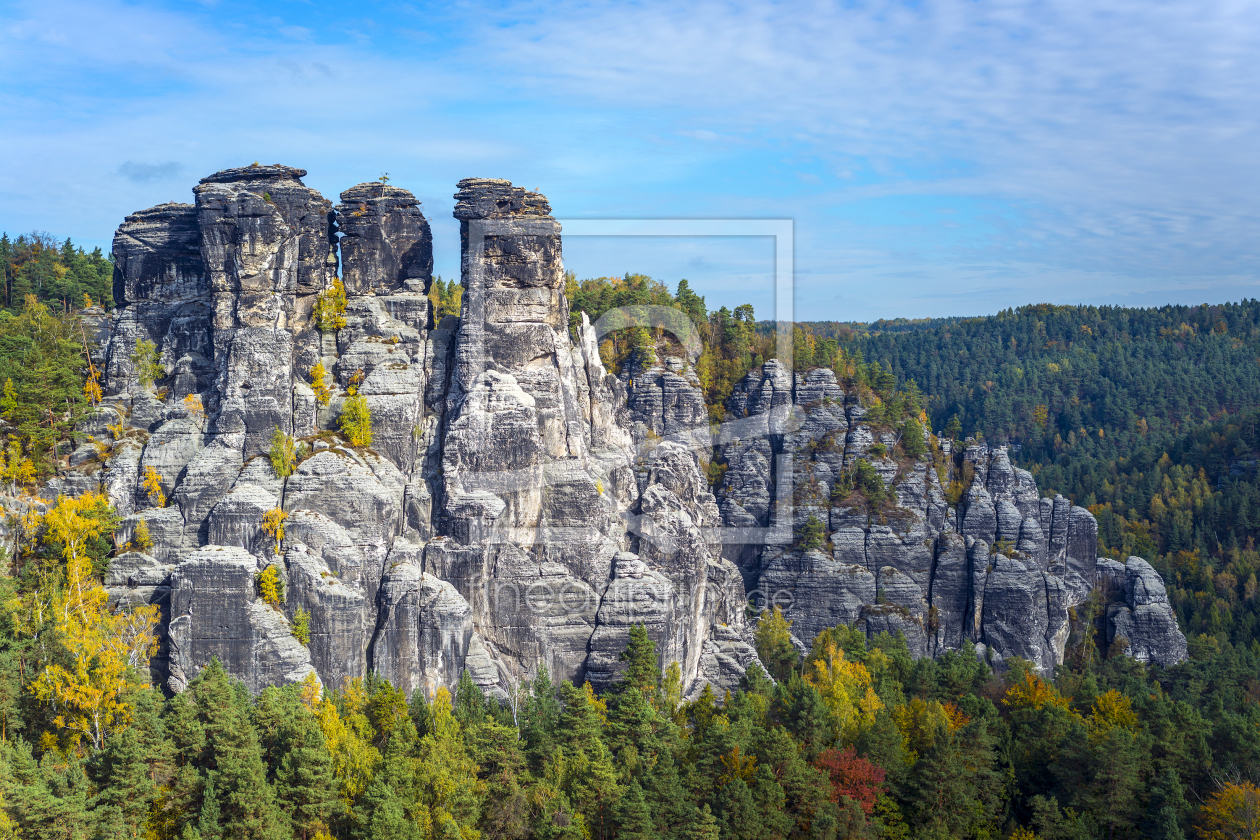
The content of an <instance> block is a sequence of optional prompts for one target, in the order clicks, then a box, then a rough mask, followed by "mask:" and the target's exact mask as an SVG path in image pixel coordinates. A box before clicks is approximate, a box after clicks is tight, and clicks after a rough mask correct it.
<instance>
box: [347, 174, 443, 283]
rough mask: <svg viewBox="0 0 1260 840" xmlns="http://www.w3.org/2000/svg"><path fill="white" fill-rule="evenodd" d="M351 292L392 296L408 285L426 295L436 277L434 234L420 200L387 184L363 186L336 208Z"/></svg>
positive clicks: (354, 189) (351, 190) (348, 195)
mask: <svg viewBox="0 0 1260 840" xmlns="http://www.w3.org/2000/svg"><path fill="white" fill-rule="evenodd" d="M337 227H338V229H339V231H340V232H341V233H342V234H343V236H342V238H341V242H340V247H341V262H342V279H343V281H344V282H345V284H346V293H347V294H351V295H362V294H367V293H369V292H372V293H375V294H388V293H390V292H394V291H397V290H399V289H402V288H403V287H404V286H405V285H406V284H407V282H408V281H411V282H412V284H414V285H415V286H416V287H417V288H419V289H420V290H421V291H423V289H424V288H427V286H428V284H429V281H430V279H432V276H433V234H432V232H431V231H430V230H429V222H428V220H427V219H425V217H424V213H422V212H421V211H420V202H418V201H416V198H415V196H413V195H412V194H411V193H409V192H407V191H406V190H402V189H399V188H398V187H391V186H387V185H385V184H380V183H375V184H358V185H357V186H353V187H351V188H350V189H348V190H346V191H345V192H343V193H342V194H341V203H340V204H338V205H337Z"/></svg>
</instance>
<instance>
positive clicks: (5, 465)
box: [0, 440, 35, 494]
mask: <svg viewBox="0 0 1260 840" xmlns="http://www.w3.org/2000/svg"><path fill="white" fill-rule="evenodd" d="M0 468H2V469H3V471H4V479H5V481H7V482H9V492H10V493H12V494H16V493H17V489H18V488H19V487H24V486H26V485H28V484H30V483H31V482H33V481H34V480H35V464H34V463H33V462H32V461H31V459H30V458H24V457H23V456H22V444H20V443H18V442H17V441H16V440H11V441H9V457H8V458H7V459H5V458H3V457H2V456H0Z"/></svg>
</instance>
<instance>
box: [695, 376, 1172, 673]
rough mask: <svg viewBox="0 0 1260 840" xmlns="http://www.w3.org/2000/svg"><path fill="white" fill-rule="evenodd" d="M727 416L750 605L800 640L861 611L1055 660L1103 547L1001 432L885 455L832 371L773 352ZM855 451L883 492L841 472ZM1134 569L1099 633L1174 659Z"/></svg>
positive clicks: (916, 645)
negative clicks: (783, 619) (1016, 461)
mask: <svg viewBox="0 0 1260 840" xmlns="http://www.w3.org/2000/svg"><path fill="white" fill-rule="evenodd" d="M726 415H727V417H728V418H731V421H730V422H728V424H727V427H728V430H724V431H723V434H722V442H721V444H720V446H719V450H720V454H721V457H722V459H723V460H724V462H725V463H726V465H727V469H726V473H725V477H724V479H723V482H722V484H721V486H720V487H719V490H718V495H719V499H720V501H719V504H720V506H721V510H722V516H723V521H724V523H725V524H726V525H727V526H729V527H731V528H739V529H743V530H744V531H746V532H747V533H748V534H749V536H750V539H748V540H744V541H740V542H738V543H734V544H731V543H728V544H727V546H726V553H727V555H728V556H729V557H730V558H731V559H732V560H734V561H735V562H737V563H738V564H739V567H740V569H741V571H742V572H743V575H744V582H745V586H746V588H747V590H748V591H749V592H750V593H751V594H752V596H753V598H754V600H755V601H757V602H758V604H761V605H767V604H777V605H779V606H780V607H782V608H783V609H784V614H785V615H786V616H787V618H788V619H789V620H790V621H792V622H793V625H792V632H793V634H794V636H795V638H796V641H797V642H798V644H799V645H800V646H802V647H807V646H808V645H809V643H810V642H811V641H812V639H813V637H814V635H815V634H817V633H818V632H819V631H820V630H822V629H824V628H826V627H829V626H832V625H834V624H838V623H846V624H854V623H856V624H857V625H859V626H862V627H865V629H866V631H867V632H868V633H870V634H872V635H873V634H875V633H878V632H882V631H887V632H890V633H895V632H898V631H899V632H901V633H903V634H904V635H905V637H906V641H907V643H908V645H909V647H910V650H911V652H912V653H913V654H915V655H916V656H937V655H940V654H941V653H943V652H945V651H947V650H958V649H959V648H961V647H962V645H963V643H964V642H966V641H970V642H972V643H973V644H974V645H975V646H976V649H977V650H978V651H980V652H981V653H982V654H983V655H985V656H986V657H987V658H988V659H989V660H990V661H991V662H993V663H994V664H995V665H1000V663H1001V662H1002V660H1003V659H1006V658H1008V657H1012V656H1018V657H1020V658H1023V659H1026V660H1028V661H1030V662H1032V663H1034V664H1035V665H1036V666H1037V667H1038V668H1040V669H1042V670H1046V671H1050V670H1052V669H1053V668H1054V666H1055V665H1057V664H1059V663H1061V662H1062V661H1063V654H1064V648H1065V646H1066V644H1067V641H1068V636H1069V634H1070V630H1071V627H1070V623H1069V609H1070V608H1071V607H1073V606H1076V605H1078V604H1080V603H1081V602H1082V601H1083V600H1084V599H1085V598H1086V597H1087V596H1088V595H1089V593H1090V592H1091V591H1092V590H1093V589H1094V587H1095V583H1096V580H1097V579H1098V577H1099V572H1098V567H1099V564H1100V563H1101V564H1104V565H1106V564H1107V563H1110V562H1111V561H1106V560H1099V559H1098V557H1097V553H1098V529H1097V524H1096V522H1095V521H1094V517H1093V515H1092V514H1090V512H1089V511H1087V510H1085V509H1084V508H1080V507H1076V506H1073V505H1072V504H1071V503H1070V502H1069V501H1068V500H1067V499H1065V498H1063V497H1062V496H1056V497H1055V498H1053V499H1043V498H1040V496H1039V493H1038V492H1037V487H1036V483H1035V482H1034V480H1033V477H1032V475H1031V474H1029V473H1028V472H1027V471H1025V470H1021V469H1016V468H1014V467H1013V466H1012V465H1011V462H1010V458H1009V455H1008V453H1007V450H1006V448H1005V447H992V448H991V447H989V446H987V445H985V444H980V443H974V442H969V443H968V444H966V445H965V448H964V449H963V451H962V452H961V453H957V456H955V454H954V453H952V451H951V443H950V441H942V442H940V444H939V445H935V444H934V443H933V441H932V440H931V439H928V440H925V442H924V443H925V445H924V447H922V448H923V449H925V450H926V451H927V454H926V455H924V456H921V457H918V458H905V457H901V458H899V459H894V458H893V457H891V456H890V454H889V453H891V452H893V451H895V450H894V447H893V444H894V443H895V442H896V435H897V433H896V432H895V431H894V430H893V429H891V428H890V427H887V426H883V427H881V425H880V424H878V423H872V422H870V420H869V419H867V412H866V410H865V409H864V408H863V407H862V405H861V404H860V401H859V400H858V399H856V397H855V395H853V394H850V393H846V392H845V391H844V390H843V389H841V388H840V387H839V386H838V385H837V383H836V379H835V376H834V374H833V373H832V372H831V371H829V370H812V371H809V372H808V373H805V374H795V375H792V374H789V373H788V372H787V371H786V369H785V368H784V367H783V365H781V364H780V363H779V362H777V361H773V360H772V361H770V362H767V363H766V364H765V365H764V366H763V367H762V368H761V369H760V370H754V371H753V372H751V373H750V374H749V375H748V376H747V377H746V378H745V379H744V381H743V382H741V383H740V385H739V386H738V387H737V388H736V390H735V391H734V393H733V394H732V395H731V397H730V399H729V400H728V402H727V405H726ZM876 447H879V448H878V449H877V448H876ZM859 459H862V460H866V461H867V462H868V463H869V464H870V465H871V466H872V467H873V468H874V471H875V472H876V473H877V474H878V475H879V477H880V481H881V482H882V483H883V484H884V485H885V487H886V491H890V492H891V495H892V499H891V501H888V502H877V503H874V504H873V503H871V502H870V501H869V497H870V494H869V493H867V494H864V493H861V492H851V491H850V490H849V489H848V488H849V486H850V485H847V484H844V483H843V482H842V481H841V474H842V472H843V471H845V470H848V469H850V468H851V467H852V466H853V465H854V463H855V462H856V461H858V460H859ZM785 486H786V491H785ZM951 487H952V490H953V492H955V493H957V494H958V498H957V502H956V504H953V505H951V504H950V503H949V501H948V500H947V497H946V491H947V489H950V488H951ZM789 511H790V512H789ZM810 518H813V519H815V520H817V522H818V523H819V526H820V527H821V528H822V529H823V530H824V531H825V533H826V534H827V540H826V547H825V548H822V547H812V548H811V549H810V550H805V549H802V548H801V547H799V546H794V545H791V544H784V543H791V542H792V541H793V540H794V539H795V536H788V535H787V534H785V533H784V532H785V531H786V530H787V528H788V526H789V525H790V527H791V533H792V534H793V535H795V534H796V533H799V531H800V529H801V528H802V526H803V525H804V524H805V523H806V522H807V521H808V520H809V519H810ZM776 519H777V520H778V522H777V523H776ZM776 524H777V525H778V528H777V530H778V532H779V533H777V534H776V533H775V531H776V527H775V526H776ZM1134 561H1136V563H1137V564H1141V565H1140V566H1137V565H1135V564H1134ZM1113 565H1114V564H1113ZM1143 567H1144V569H1143ZM1108 568H1109V567H1108ZM1121 568H1122V569H1123V568H1125V567H1121ZM1129 568H1130V569H1132V570H1133V571H1130V572H1128V575H1129V581H1130V582H1129V583H1126V584H1125V585H1124V591H1125V593H1126V596H1125V597H1126V599H1128V600H1127V604H1128V606H1127V607H1126V606H1124V605H1121V604H1114V605H1112V606H1111V607H1110V608H1109V612H1108V635H1109V637H1114V636H1115V635H1122V636H1124V637H1125V639H1126V640H1128V643H1129V645H1130V649H1131V650H1132V652H1133V654H1134V655H1135V656H1137V657H1139V658H1141V659H1143V660H1144V661H1154V662H1160V663H1161V664H1168V663H1172V662H1176V661H1179V660H1180V659H1184V658H1185V655H1186V643H1185V639H1184V637H1182V636H1181V634H1180V631H1178V630H1177V626H1176V621H1175V619H1174V618H1173V617H1172V614H1171V610H1170V609H1169V607H1168V605H1167V599H1166V597H1165V596H1164V589H1163V584H1162V581H1160V579H1159V575H1158V574H1157V573H1155V571H1154V570H1153V569H1151V568H1150V566H1149V565H1147V564H1146V563H1145V562H1144V561H1142V560H1139V559H1137V558H1132V559H1131V560H1130V564H1129ZM1147 573H1149V575H1148V576H1147V577H1144V576H1143V575H1145V574H1147ZM1122 577H1123V576H1122ZM1149 578H1153V580H1150V579H1149ZM1130 592H1133V593H1137V594H1129V593H1130ZM1161 605H1162V610H1161ZM1135 639H1136V640H1138V641H1135Z"/></svg>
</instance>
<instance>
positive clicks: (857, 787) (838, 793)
mask: <svg viewBox="0 0 1260 840" xmlns="http://www.w3.org/2000/svg"><path fill="white" fill-rule="evenodd" d="M814 766H815V767H817V768H818V769H819V770H821V771H823V772H824V773H826V774H827V775H828V776H830V777H831V801H832V802H839V801H840V797H842V796H846V797H848V798H849V799H852V800H854V801H855V802H857V803H858V804H859V805H861V806H862V810H863V811H864V812H865V813H866V814H867V815H868V816H869V815H870V813H871V811H872V810H874V808H875V800H876V799H877V798H879V795H880V794H881V793H883V792H884V768H882V767H880V766H879V765H878V764H874V763H872V762H870V761H867V760H866V759H865V758H862V757H860V756H859V755H858V754H857V750H855V749H853V747H849V748H848V749H846V750H844V751H843V752H841V751H840V750H827V751H826V752H824V753H823V754H822V755H820V756H818V760H817V761H816V762H815V763H814Z"/></svg>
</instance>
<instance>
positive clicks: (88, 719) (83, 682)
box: [24, 493, 158, 749]
mask: <svg viewBox="0 0 1260 840" xmlns="http://www.w3.org/2000/svg"><path fill="white" fill-rule="evenodd" d="M108 510H109V503H108V501H107V500H106V499H105V497H104V496H103V495H101V494H99V493H85V494H84V495H82V496H80V497H79V498H77V499H71V498H66V497H64V496H59V497H58V498H57V504H56V506H54V507H53V508H52V509H51V510H49V511H48V513H46V514H45V515H44V517H43V525H44V528H45V533H44V542H45V543H46V544H49V545H59V546H61V549H62V558H63V559H64V561H65V565H64V569H58V570H57V571H56V573H50V574H47V575H46V576H45V577H44V580H43V581H42V582H41V585H39V586H37V587H35V588H34V589H33V591H31V592H30V593H29V594H28V595H27V597H26V599H25V604H24V607H25V609H24V612H25V613H26V618H27V619H28V621H30V623H31V624H32V625H33V627H40V626H43V625H45V623H51V625H52V626H53V627H54V628H55V629H56V631H57V635H58V637H59V638H60V639H62V640H63V644H64V645H65V648H66V652H67V654H68V657H67V659H66V660H59V661H54V662H51V663H49V664H48V665H47V666H46V667H45V669H44V672H43V673H42V674H41V675H40V676H39V677H38V678H37V679H36V680H35V682H34V683H33V685H32V690H33V692H34V693H35V696H36V697H38V698H39V699H40V700H41V701H42V702H44V703H47V704H49V705H50V706H51V707H52V709H53V711H54V712H55V713H56V717H55V719H54V720H55V723H56V725H57V726H58V727H60V728H61V729H63V730H65V731H66V732H67V733H68V734H69V736H70V739H71V740H72V741H77V740H78V739H80V738H86V739H87V740H88V742H89V743H90V744H91V746H92V748H93V749H100V748H101V747H102V746H103V745H104V743H105V739H106V738H107V737H108V736H109V734H110V733H111V732H113V731H115V730H117V729H120V728H122V727H125V726H126V725H127V724H128V722H129V721H130V717H131V711H132V706H131V705H130V704H129V703H128V701H127V699H126V695H127V692H128V691H129V690H132V689H134V688H136V687H137V686H139V685H141V684H143V682H144V680H142V679H138V678H137V676H136V671H137V670H138V669H141V668H143V667H145V666H147V664H148V661H149V659H150V658H151V657H152V656H153V654H154V653H155V652H156V651H157V644H158V642H157V638H156V636H155V635H154V632H153V631H154V629H155V628H156V627H157V624H158V608H157V607H156V606H141V607H132V608H124V609H121V610H119V611H118V612H117V613H115V612H112V611H111V610H110V609H109V603H108V601H109V598H108V595H107V594H106V592H105V589H104V587H103V586H101V584H100V582H99V581H98V580H97V579H96V577H95V576H94V575H93V569H92V557H91V555H90V554H89V553H88V552H87V550H86V549H87V546H88V544H89V542H90V541H91V540H94V539H95V538H97V537H99V536H100V535H101V534H102V533H103V532H104V531H105V530H107V529H108V527H109V525H110V524H111V518H110V517H109V516H102V515H101V513H102V511H108Z"/></svg>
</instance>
